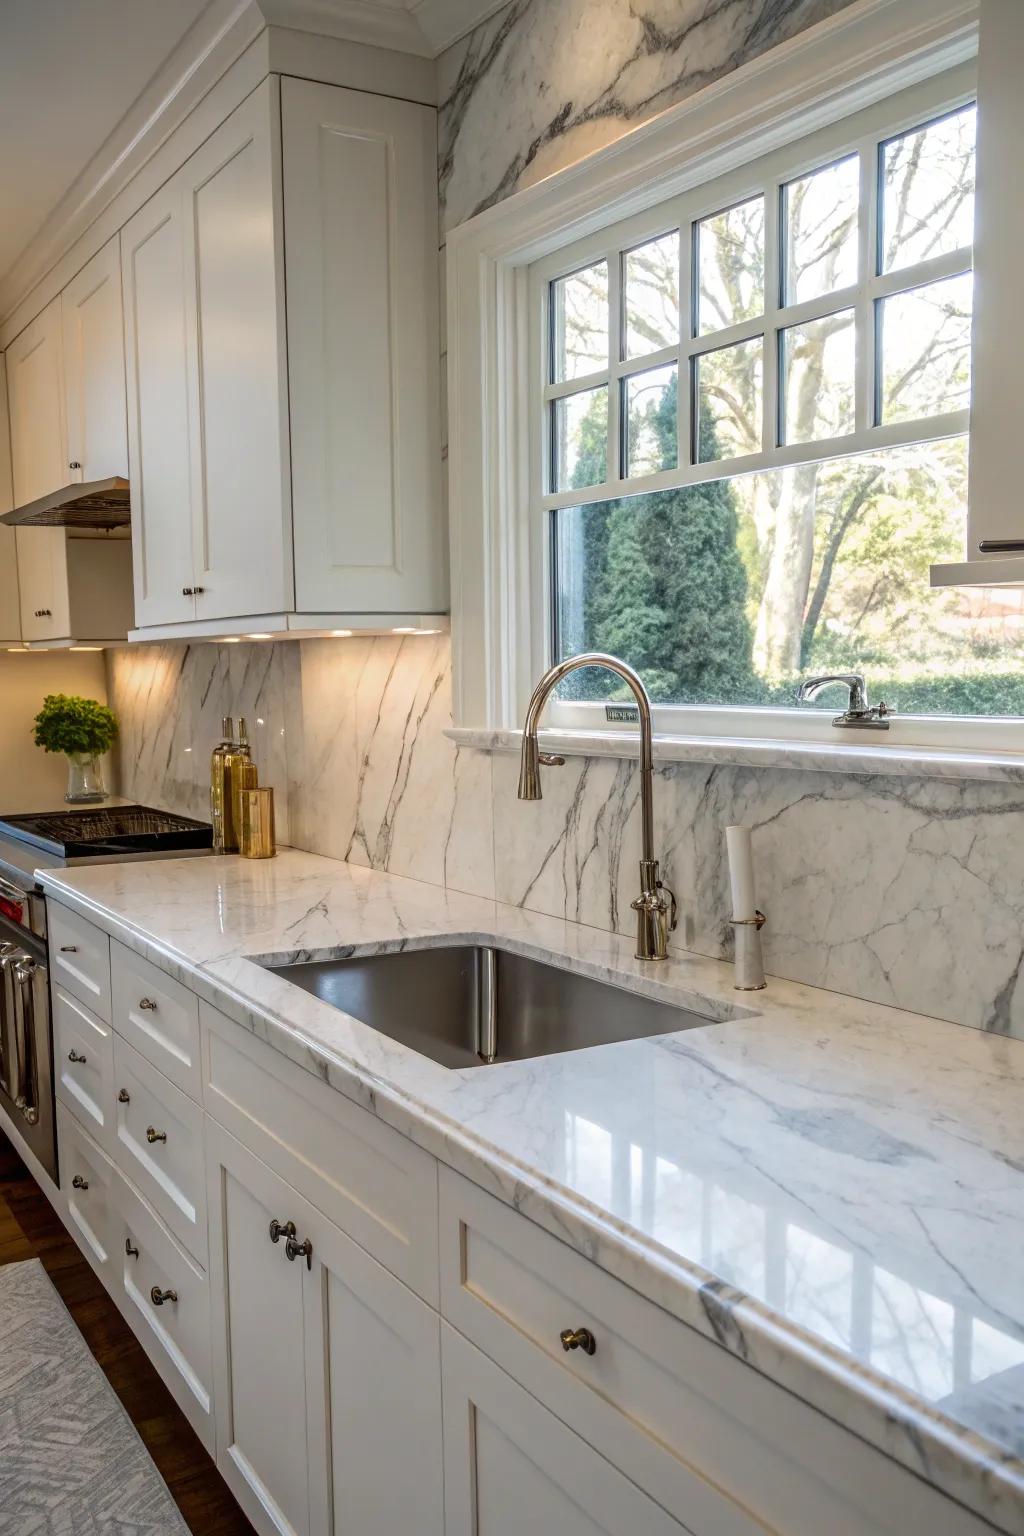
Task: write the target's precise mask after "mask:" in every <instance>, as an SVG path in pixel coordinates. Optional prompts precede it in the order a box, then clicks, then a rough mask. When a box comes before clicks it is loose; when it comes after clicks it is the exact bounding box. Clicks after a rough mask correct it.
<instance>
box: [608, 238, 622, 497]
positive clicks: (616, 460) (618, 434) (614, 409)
mask: <svg viewBox="0 0 1024 1536" xmlns="http://www.w3.org/2000/svg"><path fill="white" fill-rule="evenodd" d="M606 259H607V262H608V465H607V470H606V477H607V479H608V480H618V479H620V478H621V477H622V476H623V475H624V474H625V471H626V466H625V454H624V452H623V447H622V412H621V403H622V383H621V381H620V378H619V363H620V361H621V359H622V355H623V353H624V352H625V350H626V348H625V344H624V337H623V326H624V311H623V304H622V253H621V251H619V250H617V249H616V250H611V251H609V252H608V255H607V258H606Z"/></svg>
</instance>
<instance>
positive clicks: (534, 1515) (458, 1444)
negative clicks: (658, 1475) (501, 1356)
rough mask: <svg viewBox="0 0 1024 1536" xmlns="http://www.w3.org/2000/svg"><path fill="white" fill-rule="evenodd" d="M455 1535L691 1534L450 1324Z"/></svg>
mask: <svg viewBox="0 0 1024 1536" xmlns="http://www.w3.org/2000/svg"><path fill="white" fill-rule="evenodd" d="M442 1379H443V1389H444V1435H445V1496H446V1504H445V1509H446V1525H445V1532H446V1536H478V1533H482V1532H485V1531H486V1533H487V1536H522V1533H523V1532H524V1531H537V1532H542V1533H544V1536H549V1533H550V1536H555V1533H556V1532H557V1536H623V1533H624V1532H628V1533H629V1536H684V1533H685V1531H686V1527H685V1526H682V1525H679V1524H678V1522H677V1521H675V1520H673V1519H672V1518H671V1517H670V1516H669V1515H667V1514H666V1513H665V1511H664V1510H663V1509H661V1508H660V1507H659V1506H658V1505H657V1504H655V1503H654V1502H653V1501H652V1500H651V1499H649V1498H648V1497H647V1495H646V1494H645V1493H642V1492H641V1490H640V1489H639V1488H638V1487H637V1486H636V1484H635V1483H631V1482H630V1481H629V1479H628V1478H626V1477H623V1475H622V1473H621V1472H617V1471H616V1470H615V1468H614V1467H612V1466H611V1464H610V1463H609V1462H607V1461H605V1460H604V1458H603V1457H601V1456H599V1455H598V1454H597V1452H596V1451H594V1450H591V1448H590V1446H589V1445H587V1443H586V1441H584V1440H581V1439H580V1438H579V1436H578V1435H575V1434H574V1433H573V1432H572V1430H571V1429H568V1428H567V1427H566V1426H565V1425H564V1424H563V1423H562V1422H561V1420H560V1419H556V1418H555V1416H554V1414H553V1413H549V1412H548V1410H547V1409H546V1408H545V1407H544V1406H543V1405H542V1404H541V1403H539V1402H538V1401H537V1399H536V1398H535V1397H531V1396H530V1394H529V1393H528V1392H524V1391H523V1389H522V1387H520V1386H517V1385H516V1383H515V1382H514V1381H512V1379H511V1377H509V1376H506V1375H505V1373H504V1372H503V1371H501V1370H499V1369H498V1367H497V1366H496V1365H494V1364H492V1362H491V1361H490V1360H488V1359H487V1357H486V1356H485V1355H483V1354H481V1353H480V1351H479V1350H478V1349H476V1348H474V1346H473V1345H472V1344H469V1343H467V1341H466V1340H465V1339H464V1338H462V1337H461V1335H460V1334H457V1333H456V1332H455V1330H454V1329H453V1328H450V1327H449V1326H448V1325H447V1324H445V1325H444V1329H443V1369H442Z"/></svg>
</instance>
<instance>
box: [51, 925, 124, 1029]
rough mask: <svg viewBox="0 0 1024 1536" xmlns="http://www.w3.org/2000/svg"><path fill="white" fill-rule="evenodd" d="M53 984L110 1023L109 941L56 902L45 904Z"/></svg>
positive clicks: (93, 926) (98, 930) (100, 932)
mask: <svg viewBox="0 0 1024 1536" xmlns="http://www.w3.org/2000/svg"><path fill="white" fill-rule="evenodd" d="M46 922H47V928H48V932H49V949H50V980H51V982H53V983H56V984H57V985H58V986H61V987H64V988H65V989H66V990H67V991H68V992H70V993H71V995H72V997H77V998H78V1000H79V1002H80V1003H85V1005H86V1007H87V1008H91V1009H92V1011H93V1013H95V1014H96V1015H97V1016H98V1017H99V1018H101V1019H102V1020H103V1021H104V1023H105V1024H109V1023H110V940H109V939H108V938H107V935H106V934H105V933H104V932H103V930H102V929H100V928H97V927H96V925H95V923H90V922H89V920H88V919H87V918H84V917H79V915H78V913H77V912H72V911H71V910H70V908H68V907H62V906H61V905H60V903H59V902H57V901H48V902H47V904H46Z"/></svg>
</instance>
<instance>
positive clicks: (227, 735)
mask: <svg viewBox="0 0 1024 1536" xmlns="http://www.w3.org/2000/svg"><path fill="white" fill-rule="evenodd" d="M220 733H221V735H222V736H223V738H224V740H225V741H234V739H235V722H234V720H232V718H231V716H230V715H225V716H224V718H223V720H222V721H221V722H220Z"/></svg>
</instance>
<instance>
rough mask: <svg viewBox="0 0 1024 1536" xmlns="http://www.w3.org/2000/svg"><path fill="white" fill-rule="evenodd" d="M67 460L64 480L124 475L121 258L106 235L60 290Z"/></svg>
mask: <svg viewBox="0 0 1024 1536" xmlns="http://www.w3.org/2000/svg"><path fill="white" fill-rule="evenodd" d="M60 310H61V328H62V332H63V342H64V348H63V352H64V395H65V401H66V411H65V420H66V430H67V441H66V447H67V464H66V471H67V472H66V474H65V475H64V484H69V483H71V482H73V481H89V480H105V479H107V478H108V477H109V476H111V475H122V476H124V477H127V475H128V439H127V436H126V433H125V394H124V335H123V332H122V329H121V258H120V252H119V250H118V242H117V240H110V241H108V242H107V244H106V245H105V246H104V247H103V249H102V250H101V251H98V252H97V254H96V255H95V256H94V257H93V259H92V261H90V262H89V263H88V264H87V265H86V266H84V267H83V268H82V270H81V272H79V274H78V276H77V277H76V278H73V279H72V281H71V282H70V283H69V284H68V286H67V287H66V288H65V289H64V292H63V293H62V294H61V296H60Z"/></svg>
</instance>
